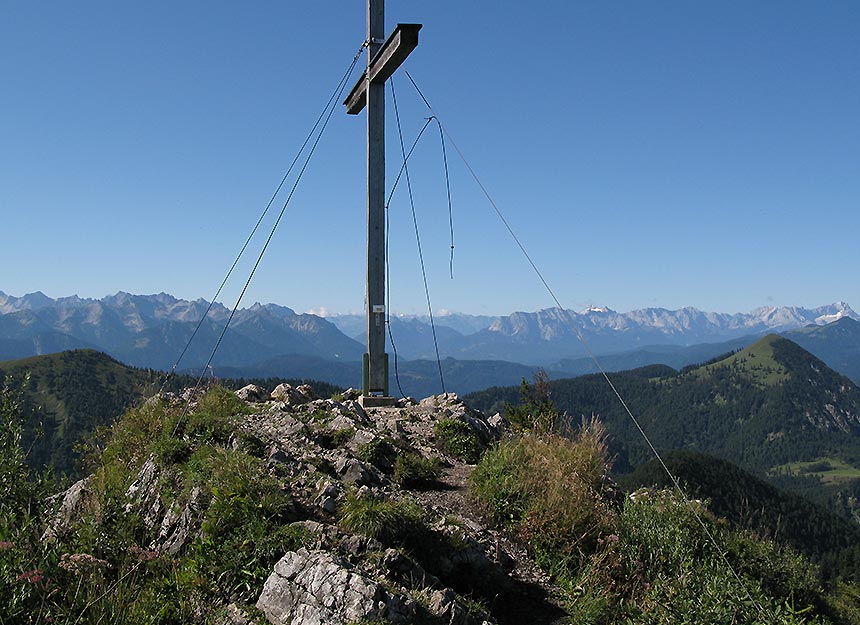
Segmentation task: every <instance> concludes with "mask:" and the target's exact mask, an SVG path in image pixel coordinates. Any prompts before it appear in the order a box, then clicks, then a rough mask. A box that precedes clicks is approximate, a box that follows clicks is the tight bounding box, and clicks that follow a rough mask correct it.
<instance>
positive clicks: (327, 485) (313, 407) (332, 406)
mask: <svg viewBox="0 0 860 625" xmlns="http://www.w3.org/2000/svg"><path fill="white" fill-rule="evenodd" d="M225 392H226V391H225ZM235 397H236V398H238V401H239V403H240V404H241V406H239V408H240V410H239V412H240V415H239V416H237V417H236V418H235V420H233V421H232V422H231V425H230V427H229V431H225V432H223V433H222V435H221V436H222V439H223V441H224V444H225V446H226V447H228V448H230V449H232V450H233V451H237V452H242V453H245V452H247V453H250V454H252V455H254V456H255V457H257V458H258V459H259V464H258V465H253V466H257V470H258V472H260V473H261V474H262V473H265V479H266V480H267V484H268V487H269V489H274V490H276V491H277V490H278V489H281V490H282V491H283V492H289V493H290V498H289V504H288V505H287V506H286V509H285V510H281V513H280V514H281V518H282V519H283V520H286V521H288V524H287V531H289V532H292V534H291V535H294V536H299V537H300V539H299V540H297V541H294V543H293V544H292V545H291V546H292V548H291V549H289V550H288V551H286V552H285V553H281V554H278V559H277V561H276V562H275V564H274V566H273V567H271V568H270V569H269V570H268V574H267V578H266V580H265V582H264V584H263V586H262V592H261V593H260V594H259V595H258V596H247V594H245V595H243V594H242V593H241V592H238V591H237V592H235V593H233V596H234V598H235V600H234V601H232V602H231V603H229V604H228V605H226V606H222V611H221V613H222V614H223V620H222V621H221V622H223V623H224V625H239V624H241V625H248V624H249V623H252V622H253V623H261V622H268V623H273V624H277V625H288V624H289V625H299V624H305V625H314V624H322V623H326V624H342V625H347V624H353V623H376V622H386V623H428V624H442V623H445V624H453V625H472V624H475V625H490V624H492V623H497V622H499V623H513V622H526V621H529V620H530V621H531V622H547V623H548V622H554V620H555V619H556V618H557V617H558V615H560V614H561V611H560V610H559V609H558V608H557V607H556V606H555V605H554V604H553V603H552V601H551V600H550V599H548V598H547V597H548V595H549V593H550V588H551V584H550V583H549V578H548V576H547V575H546V574H544V573H542V572H541V571H540V569H539V568H538V567H537V566H536V565H535V564H534V562H532V561H531V559H530V558H529V556H528V555H527V554H526V553H525V551H524V550H523V549H522V548H521V547H519V546H517V545H516V544H515V543H514V542H511V541H510V540H508V538H507V537H506V536H505V535H504V534H503V533H501V532H499V531H496V530H494V529H491V528H489V527H487V526H486V525H485V524H484V522H483V520H482V516H481V513H480V511H479V509H478V508H477V506H476V505H475V504H474V503H473V502H472V501H471V500H470V499H469V498H468V497H467V495H466V481H467V478H468V475H469V474H470V473H471V470H472V467H473V465H471V464H469V462H470V461H475V459H476V458H477V456H478V455H479V454H480V453H481V452H482V451H483V450H484V449H486V448H487V447H488V446H490V445H492V444H493V443H494V442H495V441H497V440H498V439H499V438H500V437H501V435H502V428H503V420H502V418H501V417H500V416H499V415H494V416H492V417H489V418H487V417H486V416H485V415H484V414H482V413H480V412H478V411H476V410H473V409H471V408H469V407H468V406H467V405H466V404H464V403H463V401H462V400H460V399H459V398H458V397H457V396H456V395H453V394H447V395H439V396H434V397H429V398H427V399H424V400H422V401H415V400H413V399H411V398H406V399H401V400H399V401H398V402H397V405H396V406H393V407H388V408H368V409H365V408H363V407H362V406H361V405H360V403H359V402H358V401H357V398H358V392H357V391H353V390H349V391H347V392H345V393H344V394H343V395H342V396H338V397H336V398H333V399H321V398H318V397H316V396H315V395H314V393H313V391H312V390H311V388H310V387H309V386H297V387H292V386H290V385H288V384H282V385H280V386H278V387H277V388H276V389H275V390H274V391H273V392H272V393H271V394H269V393H268V392H266V391H264V390H262V389H261V388H259V387H256V386H254V385H249V386H246V387H244V388H242V389H240V390H239V391H237V392H236V393H235ZM201 398H202V395H201V394H200V393H199V392H198V393H193V392H192V391H191V390H188V391H186V392H185V393H184V394H182V395H180V396H176V395H173V394H165V395H163V396H161V397H155V398H152V399H150V400H149V401H148V402H147V405H144V406H143V407H141V408H140V409H139V410H141V411H144V412H146V411H147V410H155V409H163V408H164V407H165V406H166V407H167V408H168V410H169V409H171V408H172V409H173V410H174V411H176V410H180V409H181V408H182V407H183V406H184V405H185V404H188V405H189V406H190V407H191V410H192V411H194V410H196V409H197V405H198V402H199V401H202V399H201ZM189 427H190V426H189ZM216 427H218V426H216ZM190 431H191V430H188V429H186V434H185V439H189V437H190V438H193V437H194V436H199V433H198V434H190V433H189V432H190ZM177 445H179V446H178V447H177V448H171V449H170V450H167V451H165V450H163V449H162V450H161V451H156V452H155V453H151V452H150V453H148V455H147V456H146V457H145V458H144V457H142V456H141V457H140V458H136V459H135V458H126V459H125V460H124V462H127V466H128V467H129V468H133V467H137V468H136V469H135V470H133V471H132V476H131V477H133V479H131V478H129V479H131V483H130V484H128V485H127V486H125V487H123V492H122V495H121V497H120V500H121V502H120V504H121V506H122V511H123V514H125V515H130V516H134V517H138V518H139V519H140V520H141V523H142V525H143V527H144V528H145V534H146V535H147V536H148V543H147V544H146V545H143V546H142V547H141V548H142V549H145V550H149V551H147V553H153V554H159V555H158V557H167V558H169V557H172V556H176V555H177V554H182V553H185V552H187V551H188V550H189V547H190V545H191V544H192V543H193V542H199V540H200V537H201V536H204V537H205V535H206V533H207V532H210V531H212V530H211V529H210V528H211V527H212V526H213V525H214V524H217V523H218V522H219V521H218V519H217V518H215V517H213V509H214V508H215V507H217V506H223V505H224V501H223V498H224V495H225V493H223V492H219V490H218V489H219V488H223V489H225V490H226V487H221V486H218V487H216V486H215V485H214V484H215V483H216V482H217V480H216V479H211V480H210V479H208V478H204V479H202V480H198V481H197V482H196V483H193V480H192V481H189V479H188V478H187V473H188V472H189V469H188V466H189V465H191V464H193V462H194V460H193V459H194V457H195V456H196V455H198V454H199V450H193V449H190V448H186V447H182V445H181V444H179V443H177ZM404 459H407V460H406V461H405V460H404ZM410 463H411V464H410ZM407 465H408V466H407ZM410 466H411V467H412V469H409V467H410ZM416 467H418V469H416ZM105 479H106V478H105V477H104V475H101V476H100V475H99V474H98V472H97V473H96V474H94V475H91V476H89V477H87V478H85V479H84V480H81V481H80V482H78V483H76V484H74V485H73V486H72V487H71V488H69V489H68V490H67V491H66V492H65V493H63V494H61V495H58V496H57V497H56V498H55V499H54V500H53V502H52V503H53V505H54V508H55V510H56V512H55V514H54V515H53V520H52V521H51V522H50V523H49V524H48V527H47V528H46V529H45V532H44V536H43V539H44V540H48V541H50V540H62V539H63V538H64V537H68V536H70V535H73V534H74V533H75V532H76V531H78V528H79V525H80V524H81V522H82V519H83V518H84V517H85V516H86V514H87V511H88V510H92V509H93V506H96V505H97V504H96V502H97V501H98V500H99V499H100V497H101V498H103V491H104V490H105V488H106V486H105ZM260 479H262V478H260ZM126 481H128V480H126ZM237 492H238V489H237ZM237 492H234V493H233V495H232V496H233V497H239V495H238V494H237ZM258 496H259V497H261V498H265V497H266V496H267V494H266V493H264V494H260V495H258ZM251 504H252V505H259V506H265V505H266V504H265V503H264V502H260V503H259V504H257V502H256V501H252V502H251ZM362 506H363V507H364V508H363V509H364V510H365V511H366V510H367V509H368V508H370V507H373V506H376V507H379V508H380V509H382V508H383V507H385V506H389V507H388V508H387V510H388V511H389V512H388V516H385V515H383V521H382V522H381V523H382V524H381V525H380V526H378V527H377V526H370V525H368V526H365V525H362V523H363V522H364V521H362V519H363V518H364V517H362V513H361V510H362ZM219 510H220V512H218V514H225V512H224V510H221V509H220V508H219ZM350 511H352V512H350ZM351 513H352V514H353V515H354V516H355V517H356V519H354V522H353V525H350V522H349V519H347V518H346V515H349V514H351ZM365 516H366V515H365ZM368 523H369V522H368ZM407 535H408V536H409V538H408V539H406V538H404V537H406V536H407ZM404 540H407V542H408V543H409V547H410V548H408V549H406V548H399V547H402V546H403V545H404V542H403V541H404ZM154 557H155V556H154ZM255 610H256V611H255ZM255 614H256V617H255V616H254V615H255ZM526 614H528V615H530V616H526ZM260 615H262V619H264V620H261V616H260ZM494 615H496V616H494ZM523 619H525V620H523ZM533 619H537V620H533Z"/></svg>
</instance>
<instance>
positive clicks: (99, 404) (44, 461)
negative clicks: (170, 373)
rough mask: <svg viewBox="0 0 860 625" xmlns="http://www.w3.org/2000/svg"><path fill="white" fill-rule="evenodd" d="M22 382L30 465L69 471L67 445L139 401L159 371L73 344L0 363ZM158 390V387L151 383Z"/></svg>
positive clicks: (5, 371)
mask: <svg viewBox="0 0 860 625" xmlns="http://www.w3.org/2000/svg"><path fill="white" fill-rule="evenodd" d="M28 375H29V383H28V384H26V386H24V388H23V390H24V398H25V413H26V414H27V417H28V418H27V422H26V429H25V439H24V440H25V445H26V446H27V447H29V448H30V454H29V463H30V465H31V466H33V467H42V466H45V465H52V466H53V467H54V468H55V469H56V470H57V471H59V472H62V473H72V472H74V461H73V458H74V454H73V453H72V449H73V447H74V446H75V444H76V443H79V442H80V441H81V439H82V438H83V436H84V435H85V434H87V433H89V432H91V431H93V430H94V429H95V428H96V427H97V426H99V425H102V424H107V423H110V422H111V421H112V420H113V419H114V418H115V417H117V416H119V415H121V414H122V413H123V412H124V411H125V410H126V409H127V408H128V407H129V406H130V405H132V404H133V403H135V402H137V401H139V400H140V399H141V398H142V397H143V396H144V395H145V393H146V392H147V391H148V390H150V391H151V392H154V390H152V389H154V385H155V384H157V383H158V382H159V376H161V377H163V376H164V374H163V373H158V372H154V371H144V370H141V369H132V368H130V367H127V366H125V365H123V364H122V363H119V362H117V361H116V360H114V359H113V358H111V357H110V356H107V355H106V354H103V353H101V352H97V351H94V350H73V351H67V352H60V353H58V354H49V355H46V356H34V357H31V358H25V359H23V360H15V361H8V362H2V363H0V376H2V377H4V378H6V377H9V378H11V384H12V385H13V386H15V387H17V388H21V387H22V385H23V383H24V380H25V378H26V376H28ZM156 390H157V389H156Z"/></svg>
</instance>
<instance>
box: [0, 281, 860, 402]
mask: <svg viewBox="0 0 860 625" xmlns="http://www.w3.org/2000/svg"><path fill="white" fill-rule="evenodd" d="M207 310H208V312H207ZM230 313H231V311H230V310H229V309H228V308H226V307H225V306H223V305H222V304H220V303H214V304H212V305H211V306H210V305H209V303H208V302H206V301H204V300H202V299H198V300H193V301H189V300H182V299H177V298H176V297H173V296H172V295H168V294H166V293H159V294H157V295H132V294H129V293H123V292H119V293H117V294H115V295H110V296H107V297H104V298H102V299H87V298H80V297H77V296H71V297H62V298H58V299H52V298H50V297H48V296H46V295H44V294H43V293H40V292H36V293H31V294H28V295H24V296H22V297H15V296H11V295H7V294H5V293H2V292H0V361H3V360H11V359H20V358H26V357H29V356H34V355H39V354H47V353H54V352H59V351H63V350H68V349H96V350H99V351H102V352H105V353H107V354H109V355H110V356H112V357H113V358H115V359H117V360H119V361H121V362H124V363H126V364H129V365H132V366H136V367H148V368H154V369H164V370H166V369H170V368H172V367H173V365H174V364H175V363H176V362H177V359H178V358H179V355H180V354H182V353H183V350H185V348H186V345H188V348H187V351H185V353H184V355H183V358H182V361H181V362H180V363H179V370H181V371H187V372H192V371H195V370H197V371H199V370H200V368H201V367H202V366H203V365H205V364H206V362H207V361H208V359H209V356H210V354H211V352H212V348H213V346H214V345H215V344H216V342H218V340H219V337H220V335H221V333H222V330H223V327H224V324H225V323H226V321H227V319H228V318H229V317H230ZM204 315H205V319H204V321H203V322H202V323H201V322H200V319H201V318H203V317H204ZM858 319H860V316H858V315H857V314H856V313H855V312H854V311H853V310H852V309H851V308H850V306H848V305H847V304H845V303H844V302H836V303H834V304H831V305H828V306H821V307H818V308H813V309H805V308H799V307H781V308H775V307H767V308H759V309H756V310H754V311H752V312H749V313H737V314H725V313H709V312H702V311H699V310H697V309H695V308H682V309H680V310H674V311H672V310H666V309H662V308H648V309H642V310H634V311H630V312H627V313H618V312H615V311H612V310H610V309H608V308H598V307H591V308H588V309H586V310H584V311H581V312H574V311H571V310H565V309H557V308H551V309H545V310H540V311H537V312H515V313H512V314H510V315H507V316H499V317H489V316H481V315H467V314H461V313H445V314H440V315H437V316H436V317H435V335H436V340H437V343H438V346H439V354H440V356H441V358H442V369H443V375H444V376H445V377H446V378H447V379H446V390H449V391H451V390H453V391H456V392H459V393H466V392H471V391H475V390H479V389H481V388H485V387H488V386H492V385H505V384H515V383H516V382H518V381H519V379H520V378H521V377H530V375H531V373H532V372H533V371H534V369H535V368H536V367H543V368H545V369H546V370H547V372H548V373H549V374H550V376H551V377H553V378H560V377H571V376H575V375H582V374H585V373H591V372H594V371H595V370H596V367H595V364H594V362H593V360H592V359H591V358H590V357H589V356H587V352H586V350H585V348H584V347H583V345H582V342H581V341H580V336H581V337H582V338H584V339H585V340H586V341H587V342H588V344H589V346H590V348H591V350H592V351H593V352H594V353H596V354H598V355H599V356H600V360H601V361H602V364H603V366H604V367H605V368H606V369H608V370H624V369H629V368H632V367H636V366H642V365H647V364H653V363H663V364H669V365H670V366H673V367H676V368H679V367H682V366H685V365H688V364H691V363H696V362H702V361H704V360H707V359H709V358H712V357H714V356H716V355H718V354H721V353H724V352H726V351H730V350H735V349H740V348H743V347H744V346H746V345H748V344H749V343H751V342H753V341H755V340H756V339H758V338H760V337H761V336H762V335H763V334H765V333H767V332H791V333H795V332H798V333H799V334H798V335H797V336H796V337H795V336H794V334H792V335H791V338H792V339H793V340H797V342H798V343H800V344H801V345H804V347H806V348H807V349H809V350H810V351H812V352H813V353H815V354H816V355H817V356H819V357H820V358H822V360H824V361H825V362H826V363H827V364H829V365H830V366H833V367H834V368H836V369H837V370H839V371H840V372H841V373H844V374H846V375H849V376H850V377H852V378H854V379H857V378H860V322H858ZM198 324H199V328H198ZM363 328H364V319H363V317H362V316H360V315H335V316H331V317H321V316H318V315H314V314H309V313H304V314H301V313H297V312H295V311H294V310H292V309H290V308H287V307H284V306H279V305H276V304H265V305H263V304H259V303H257V304H254V305H253V306H250V307H248V308H243V309H239V310H237V311H236V314H235V316H234V317H233V320H232V322H231V324H230V328H229V330H228V331H227V332H226V333H225V334H224V336H223V338H222V339H221V341H220V346H219V349H218V352H217V354H216V355H215V357H214V359H213V361H212V366H213V370H214V372H215V373H216V374H217V375H219V376H222V377H238V376H241V377H268V376H283V377H308V376H311V375H313V376H317V377H319V378H320V379H325V380H328V381H331V382H333V383H336V384H340V385H342V386H357V385H358V384H359V381H360V371H361V369H360V361H361V355H362V353H363V352H364V346H363V341H364V336H363V334H364V329H363ZM390 328H391V336H392V337H393V339H394V340H393V344H394V346H393V347H392V345H391V341H390V340H389V343H388V351H389V353H390V354H391V361H392V367H391V372H392V379H391V388H392V390H393V392H394V391H396V390H397V389H398V387H397V379H396V378H397V377H399V378H400V382H401V386H402V387H403V390H404V393H406V394H410V395H416V396H423V395H428V394H431V393H436V392H440V390H441V383H440V381H439V372H438V366H436V364H435V359H436V351H435V349H434V344H433V334H434V332H433V328H432V327H431V325H430V323H429V319H428V318H427V317H422V316H401V315H397V316H392V318H391V320H390ZM816 329H818V331H816ZM836 330H838V332H837V331H836ZM837 334H838V335H839V336H838V337H837V336H836V335H837ZM192 336H194V340H193V341H191V342H190V344H189V341H190V339H191V337H192ZM395 359H396V360H397V367H395V366H394V360H395ZM309 367H310V368H311V369H313V374H310V373H308V370H309ZM395 373H396V374H398V375H395Z"/></svg>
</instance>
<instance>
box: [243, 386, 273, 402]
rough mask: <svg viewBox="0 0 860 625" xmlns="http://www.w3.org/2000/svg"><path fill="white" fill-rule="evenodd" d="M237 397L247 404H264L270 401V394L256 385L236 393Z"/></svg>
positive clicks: (245, 387) (244, 387)
mask: <svg viewBox="0 0 860 625" xmlns="http://www.w3.org/2000/svg"><path fill="white" fill-rule="evenodd" d="M236 397H238V398H239V399H241V400H242V401H246V402H263V401H266V400H267V399H269V393H267V392H266V390H265V389H262V388H260V387H259V386H257V385H256V384H249V385H247V386H243V387H242V388H240V389H239V390H238V391H236Z"/></svg>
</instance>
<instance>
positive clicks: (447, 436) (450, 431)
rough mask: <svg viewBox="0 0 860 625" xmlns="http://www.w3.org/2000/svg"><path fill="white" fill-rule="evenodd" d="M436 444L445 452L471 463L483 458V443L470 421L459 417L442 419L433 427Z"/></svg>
mask: <svg viewBox="0 0 860 625" xmlns="http://www.w3.org/2000/svg"><path fill="white" fill-rule="evenodd" d="M433 432H434V433H435V434H436V444H437V445H438V447H439V449H440V450H441V451H442V452H443V453H446V454H448V455H449V456H452V457H453V458H456V459H457V460H460V461H462V462H467V463H469V464H474V463H476V462H478V460H480V458H481V443H480V441H479V440H478V435H477V434H476V433H475V430H473V429H472V428H471V427H470V426H469V424H468V423H464V422H463V421H460V420H459V419H441V420H439V421H437V422H436V425H435V426H434V428H433Z"/></svg>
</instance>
